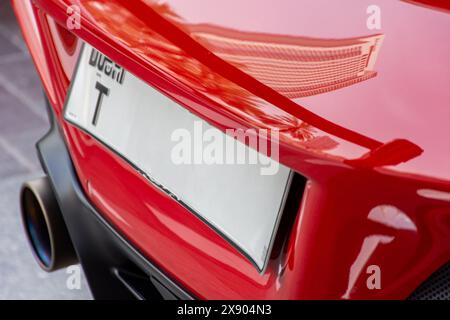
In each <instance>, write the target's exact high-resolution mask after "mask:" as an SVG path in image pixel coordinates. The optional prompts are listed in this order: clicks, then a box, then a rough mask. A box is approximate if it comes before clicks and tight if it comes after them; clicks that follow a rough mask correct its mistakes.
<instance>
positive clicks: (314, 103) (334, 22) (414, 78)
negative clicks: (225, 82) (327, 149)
mask: <svg viewBox="0 0 450 320" xmlns="http://www.w3.org/2000/svg"><path fill="white" fill-rule="evenodd" d="M169 3H170V5H171V6H172V8H173V9H174V11H175V12H177V13H178V14H179V15H180V16H182V17H183V18H184V20H185V21H187V22H189V23H200V22H206V23H212V22H213V23H214V24H217V25H220V26H222V27H229V28H234V29H240V30H245V31H257V32H267V33H272V34H284V35H296V36H309V37H316V38H349V37H361V36H364V35H370V34H374V33H383V34H385V39H384V43H383V46H382V48H381V50H380V54H379V56H378V60H377V63H376V66H375V70H376V71H377V72H378V76H377V77H376V78H373V79H370V80H368V81H365V82H362V83H359V84H356V85H353V86H351V87H348V88H343V89H339V90H336V91H333V92H330V93H324V94H320V95H316V96H312V97H306V98H299V99H296V100H295V101H296V102H298V103H299V104H301V105H303V106H305V107H306V108H308V109H309V110H311V111H314V112H315V113H317V114H318V115H320V116H322V117H324V118H327V119H329V120H332V121H334V122H336V123H338V124H340V125H342V126H344V127H347V128H349V129H352V130H355V131H358V132H360V133H362V134H364V135H367V136H369V137H371V138H374V139H376V140H379V141H382V142H389V141H391V140H393V139H396V138H403V139H408V140H410V141H412V142H413V143H415V144H417V145H419V146H420V147H421V148H423V149H424V150H425V152H424V153H423V155H422V156H420V157H417V158H415V159H413V160H411V161H409V162H406V163H403V164H401V165H399V166H396V167H395V168H392V169H395V170H400V171H402V170H405V171H406V170H408V171H411V172H415V173H426V174H428V175H430V176H435V177H442V175H443V173H444V174H445V173H447V175H448V177H447V179H450V163H449V162H448V161H447V160H446V159H445V157H442V152H443V150H449V146H450V144H449V141H448V137H449V136H450V133H449V129H448V128H449V126H448V119H450V108H449V107H448V104H447V103H442V101H450V90H447V89H446V88H444V87H443V85H442V84H448V83H449V82H450V68H448V67H447V68H445V67H443V63H448V57H449V56H450V44H448V42H447V43H446V42H445V41H446V39H449V38H450V16H449V14H446V13H444V12H440V11H436V10H431V9H426V8H423V7H420V6H416V5H412V4H408V3H404V2H400V1H391V0H385V1H381V0H380V1H378V2H377V5H379V7H380V8H381V25H382V29H381V30H368V29H367V27H366V19H367V17H368V14H367V13H366V9H367V7H368V6H369V5H371V4H373V3H372V1H361V0H358V1H348V0H347V1H328V0H311V1H302V2H301V4H299V3H298V1H295V0H293V1H275V0H272V1H237V0H232V1H226V2H222V3H221V4H220V6H219V5H217V4H215V5H210V6H207V5H205V2H204V1H201V0H191V1H181V0H176V1H169ZM200 7H201V8H203V9H202V10H199V8H200ZM205 7H207V8H206V9H205ZM343 8H345V10H343ZM238 13H239V14H238ZM419 75H420V76H419ZM430 83H435V84H437V85H436V86H430ZM439 84H441V86H439ZM429 111H433V112H429ZM355 119H358V121H356V120H355ZM333 153H334V152H333ZM430 162H432V163H433V165H432V166H430V165H429V164H430Z"/></svg>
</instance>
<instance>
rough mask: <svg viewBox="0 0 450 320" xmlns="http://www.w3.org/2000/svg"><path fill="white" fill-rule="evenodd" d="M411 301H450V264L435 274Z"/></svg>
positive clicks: (414, 294)
mask: <svg viewBox="0 0 450 320" xmlns="http://www.w3.org/2000/svg"><path fill="white" fill-rule="evenodd" d="M409 299H410V300H450V263H447V264H446V265H445V266H443V267H442V268H440V269H439V270H438V271H436V272H435V273H433V274H432V275H431V277H429V278H428V279H427V280H426V281H425V282H424V283H422V284H421V285H420V287H419V288H418V289H417V290H416V291H415V292H414V293H413V294H412V295H411V296H410V297H409Z"/></svg>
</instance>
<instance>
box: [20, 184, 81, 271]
mask: <svg viewBox="0 0 450 320" xmlns="http://www.w3.org/2000/svg"><path fill="white" fill-rule="evenodd" d="M20 201H21V208H22V223H23V226H24V228H25V233H26V235H27V238H28V241H29V242H30V245H31V249H32V251H33V254H34V256H35V258H36V260H37V262H38V264H39V265H40V267H41V268H42V269H44V270H45V271H47V272H50V271H55V270H58V269H61V268H64V267H67V266H69V265H73V264H76V263H78V259H77V256H76V253H75V250H74V248H73V245H72V241H71V240H70V237H69V233H68V231H67V228H66V225H65V223H64V220H63V217H62V214H61V211H60V209H59V206H58V203H57V201H56V198H55V196H54V194H53V190H52V189H51V186H50V182H49V180H48V178H47V177H44V178H40V179H37V180H33V181H28V182H26V183H24V184H23V186H22V192H21V197H20Z"/></svg>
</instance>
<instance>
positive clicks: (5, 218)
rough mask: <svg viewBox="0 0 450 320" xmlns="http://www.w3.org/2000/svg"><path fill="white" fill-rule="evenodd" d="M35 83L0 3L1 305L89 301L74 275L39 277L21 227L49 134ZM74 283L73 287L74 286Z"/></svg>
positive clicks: (26, 56)
mask: <svg viewBox="0 0 450 320" xmlns="http://www.w3.org/2000/svg"><path fill="white" fill-rule="evenodd" d="M48 128H49V124H48V120H47V115H46V111H45V105H44V98H43V93H42V87H41V83H40V80H39V78H38V76H37V74H36V70H35V68H34V65H33V63H32V61H31V59H30V56H29V54H28V52H27V49H26V46H25V44H24V43H23V39H22V35H21V33H20V29H19V27H18V26H17V24H16V20H15V16H14V13H13V12H12V9H11V6H10V3H9V1H8V0H6V1H5V0H2V1H0V299H8V300H10V299H77V300H78V299H91V294H90V292H89V288H88V287H87V284H86V282H85V280H84V276H83V274H82V273H81V282H80V286H78V285H77V280H76V279H74V277H76V275H77V274H78V272H77V270H76V269H75V270H72V269H70V270H59V271H57V272H54V273H46V272H44V271H42V270H41V269H40V268H39V267H38V265H37V264H36V262H35V261H34V258H33V256H32V253H31V251H30V248H29V246H28V243H27V241H26V239H25V235H24V232H23V230H22V226H21V222H20V209H19V192H20V187H21V184H22V182H23V181H25V180H29V179H33V178H37V177H40V176H42V175H43V172H42V169H41V167H40V165H39V161H38V159H37V156H36V149H35V143H36V141H37V140H38V139H40V138H41V137H42V136H43V135H44V134H45V133H46V132H47V130H48ZM74 281H75V282H74Z"/></svg>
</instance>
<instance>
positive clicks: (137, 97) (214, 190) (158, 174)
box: [65, 45, 291, 271]
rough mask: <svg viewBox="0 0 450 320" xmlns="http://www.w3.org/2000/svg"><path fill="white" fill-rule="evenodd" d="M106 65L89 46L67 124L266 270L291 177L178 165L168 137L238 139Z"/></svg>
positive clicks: (246, 167)
mask: <svg viewBox="0 0 450 320" xmlns="http://www.w3.org/2000/svg"><path fill="white" fill-rule="evenodd" d="M105 58H106V57H105V56H103V55H102V54H100V53H98V52H97V51H96V50H95V49H93V48H92V47H90V46H88V45H85V46H84V48H83V51H82V54H81V57H80V61H79V63H78V67H77V70H76V72H75V77H74V80H73V82H72V87H71V90H70V94H69V97H68V99H67V101H66V107H65V119H66V120H67V121H69V122H70V123H72V124H74V125H76V126H77V127H79V128H81V129H82V130H84V131H86V132H87V133H89V134H90V135H92V136H93V137H94V138H96V139H98V140H99V141H100V142H101V143H103V144H104V145H106V146H107V147H108V148H110V149H111V150H112V151H113V152H115V153H117V154H119V155H120V156H122V157H123V158H125V159H126V160H127V161H129V162H130V164H132V165H133V166H134V167H135V169H137V170H139V171H140V172H142V173H144V174H145V175H146V176H147V177H148V178H149V182H151V183H153V184H154V185H156V186H158V187H160V188H161V189H162V190H164V191H166V192H167V193H169V194H170V195H172V196H173V197H174V198H175V199H176V200H177V201H179V202H180V203H182V204H183V205H184V206H185V207H187V208H189V209H190V211H191V212H192V213H194V214H196V215H197V216H199V217H200V218H201V219H202V220H203V221H205V222H206V223H208V224H209V225H210V226H211V227H212V228H213V229H214V230H216V231H217V232H219V233H220V234H221V235H222V236H223V237H224V238H225V239H226V240H228V241H230V242H231V243H232V244H233V245H234V246H236V247H237V248H238V249H239V250H240V251H241V252H243V253H244V254H245V255H246V256H247V257H248V258H250V260H251V261H252V262H253V263H254V264H255V265H256V266H257V267H258V269H260V271H261V270H263V269H264V267H265V264H266V261H267V258H268V252H269V251H270V249H271V244H272V241H273V237H274V233H275V232H276V228H277V225H278V221H279V218H280V215H281V212H282V209H283V204H284V201H285V197H286V193H287V192H286V190H287V189H288V187H289V183H290V179H291V171H290V170H289V169H288V168H287V167H285V166H282V165H279V170H278V172H277V173H276V174H275V175H261V165H259V164H234V165H232V164H226V165H224V164H205V163H203V164H202V163H200V164H191V165H186V164H175V163H174V161H173V158H172V157H171V155H172V151H173V148H174V145H175V142H174V141H172V139H171V136H172V134H173V132H174V131H175V130H177V129H180V128H184V129H186V130H188V131H189V132H192V134H193V135H194V134H195V133H194V132H193V131H194V127H195V124H197V127H198V123H199V121H201V125H202V127H203V131H206V130H208V129H211V130H216V131H217V134H218V135H222V136H223V138H224V139H233V138H231V137H229V136H227V135H225V134H224V133H223V132H222V131H220V130H218V129H215V128H213V127H212V126H211V125H210V124H208V123H207V122H205V121H203V120H201V119H200V118H199V117H197V116H195V115H194V114H192V113H190V112H188V111H187V110H186V109H184V108H183V107H181V106H180V105H178V104H177V103H176V102H174V101H172V100H171V99H169V98H167V97H166V96H165V95H163V94H161V93H160V92H158V91H156V90H155V89H153V88H152V87H150V86H149V85H147V84H146V83H144V82H143V81H142V80H140V79H138V78H136V77H135V76H133V75H132V74H130V73H129V72H127V71H125V70H124V69H122V68H121V67H120V66H118V65H116V64H115V63H113V62H112V61H111V60H109V59H107V58H106V60H105ZM97 59H100V60H97ZM99 62H100V64H99ZM233 142H234V141H233ZM238 143H240V142H238ZM245 148H247V149H248V147H247V146H245ZM270 161H273V160H270Z"/></svg>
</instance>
